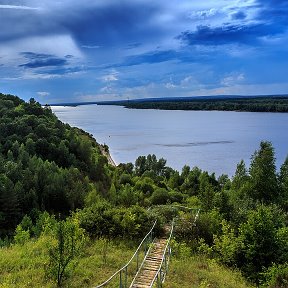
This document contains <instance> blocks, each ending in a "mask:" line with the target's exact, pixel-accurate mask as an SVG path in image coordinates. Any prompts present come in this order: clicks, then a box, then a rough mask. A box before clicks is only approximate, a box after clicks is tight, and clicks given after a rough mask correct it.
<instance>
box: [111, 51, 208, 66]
mask: <svg viewBox="0 0 288 288" xmlns="http://www.w3.org/2000/svg"><path fill="white" fill-rule="evenodd" d="M173 60H177V61H178V62H196V61H199V60H201V61H202V62H204V61H205V57H204V56H203V55H201V54H200V53H199V54H198V55H197V56H196V57H195V56H194V55H191V53H189V52H185V51H175V50H164V51H158V50H156V51H150V52H147V53H143V54H138V55H133V56H128V57H126V58H125V59H124V61H123V62H122V63H118V64H112V65H108V66H105V68H106V69H107V68H117V67H125V66H136V65H141V64H156V63H162V62H167V61H173Z"/></svg>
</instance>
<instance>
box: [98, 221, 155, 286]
mask: <svg viewBox="0 0 288 288" xmlns="http://www.w3.org/2000/svg"><path fill="white" fill-rule="evenodd" d="M156 222H157V220H156V221H155V222H154V224H153V226H152V228H151V229H150V231H149V232H148V233H147V234H146V236H145V237H144V238H143V239H142V241H141V243H140V244H139V246H138V248H137V250H136V251H135V253H134V254H133V256H132V257H131V259H130V260H129V261H128V262H127V263H126V264H125V265H124V266H123V267H122V268H120V269H119V270H118V271H116V272H115V273H114V274H113V275H112V276H111V277H110V278H109V279H107V280H106V281H105V282H103V283H102V284H100V285H98V286H95V287H94V288H102V287H106V286H107V285H108V284H111V282H112V280H115V279H114V278H115V277H116V276H117V275H119V282H118V283H119V286H118V287H119V288H127V287H129V286H128V267H129V266H131V264H132V261H133V260H134V259H136V271H135V273H137V272H138V270H139V264H140V263H142V261H141V262H140V261H139V254H140V252H141V249H142V248H143V251H144V257H146V255H147V253H148V249H149V247H150V244H151V243H152V242H153V231H154V228H155V225H156ZM114 287H115V286H114Z"/></svg>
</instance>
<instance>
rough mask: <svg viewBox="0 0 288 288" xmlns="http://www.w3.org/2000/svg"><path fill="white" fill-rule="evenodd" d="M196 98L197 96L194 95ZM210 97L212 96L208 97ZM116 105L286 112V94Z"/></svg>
mask: <svg viewBox="0 0 288 288" xmlns="http://www.w3.org/2000/svg"><path fill="white" fill-rule="evenodd" d="M196 98H197V97H196ZM210 98H212V97H210ZM116 105H121V106H122V105H123V106H125V107H126V108H133V109H159V110H195V111H201V110H206V111H211V110H219V111H243V112H288V97H287V96H273V97H272V96H271V97H267V96H266V97H241V98H237V96H235V98H227V99H225V97H224V96H223V97H222V98H215V99H207V98H206V99H191V97H190V98H189V100H185V99H183V98H182V99H181V100H175V99H173V100H168V99H167V98H166V99H165V100H159V99H158V100H157V101H148V100H147V101H133V100H131V101H122V102H119V103H116Z"/></svg>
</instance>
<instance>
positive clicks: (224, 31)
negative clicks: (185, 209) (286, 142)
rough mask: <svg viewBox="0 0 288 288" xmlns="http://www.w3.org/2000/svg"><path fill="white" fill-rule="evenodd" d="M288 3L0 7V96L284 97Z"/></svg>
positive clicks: (14, 1)
mask: <svg viewBox="0 0 288 288" xmlns="http://www.w3.org/2000/svg"><path fill="white" fill-rule="evenodd" d="M287 15H288V1H287V0H241V1H239V0H237V1H236V0H217V1H215V0H206V1H200V0H199V1H198V0H194V1H191V0H189V1H188V0H181V1H179V0H177V1H176V0H170V1H166V0H157V1H155V0H153V1H152V0H117V1H116V0H97V1H91V0H81V1H79V0H78V1H75V0H41V1H39V0H37V1H36V0H7V1H4V0H0V21H1V29H0V92H2V93H10V94H16V95H19V96H20V97H22V98H24V99H26V100H28V99H29V98H31V97H34V98H35V99H37V100H38V101H40V102H41V103H59V102H75V101H99V100H120V99H127V98H129V99H133V98H148V97H172V96H173V97H177V96H181V97H183V96H198V95H219V94H221V95H226V94H227V95H231V94H236V95H240V94H241V95H260V94H285V93H288V68H287V67H288V28H287V27H288V17H287Z"/></svg>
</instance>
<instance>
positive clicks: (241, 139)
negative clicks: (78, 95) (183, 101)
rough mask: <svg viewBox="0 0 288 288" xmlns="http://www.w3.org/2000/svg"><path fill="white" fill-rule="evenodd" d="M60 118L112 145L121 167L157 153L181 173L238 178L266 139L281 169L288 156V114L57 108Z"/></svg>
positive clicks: (112, 152) (56, 112)
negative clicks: (185, 170) (238, 171)
mask: <svg viewBox="0 0 288 288" xmlns="http://www.w3.org/2000/svg"><path fill="white" fill-rule="evenodd" d="M51 108H52V110H53V112H54V113H55V114H56V115H57V116H58V117H59V119H60V120H61V121H63V122H65V123H68V124H70V125H71V126H76V127H79V128H82V129H83V130H85V131H87V132H89V133H91V134H92V135H93V136H94V138H95V139H96V140H97V142H99V143H101V144H104V143H105V144H107V145H108V146H109V148H110V153H111V155H112V158H113V159H114V160H115V162H116V163H118V164H119V163H121V162H124V163H125V162H132V163H134V162H135V160H136V158H137V157H138V156H140V155H148V154H153V153H154V154H156V156H157V158H160V157H163V158H164V159H166V160H167V165H168V166H170V167H172V168H174V169H177V170H179V171H181V169H182V167H183V166H184V165H185V164H187V165H189V166H190V167H193V166H198V167H199V168H201V169H202V170H206V171H209V172H210V173H212V172H215V173H216V175H217V176H219V175H221V174H228V175H229V176H233V174H234V173H235V169H236V165H237V163H239V161H240V160H241V159H243V160H244V161H245V163H246V164H247V167H249V165H250V159H251V155H252V154H253V152H254V151H255V150H256V149H258V147H259V144H260V141H262V140H267V141H271V142H272V144H273V146H274V148H275V154H276V158H277V161H276V164H277V167H278V169H279V167H280V165H281V164H282V163H283V162H284V160H285V157H286V156H287V155H288V114H285V113H282V114H281V113H253V112H226V111H166V110H144V109H143V110H142V109H139V110H138V109H126V108H123V107H120V106H98V105H83V106H77V107H67V106H66V107H63V106H53V107H51Z"/></svg>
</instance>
